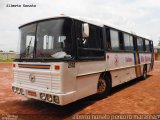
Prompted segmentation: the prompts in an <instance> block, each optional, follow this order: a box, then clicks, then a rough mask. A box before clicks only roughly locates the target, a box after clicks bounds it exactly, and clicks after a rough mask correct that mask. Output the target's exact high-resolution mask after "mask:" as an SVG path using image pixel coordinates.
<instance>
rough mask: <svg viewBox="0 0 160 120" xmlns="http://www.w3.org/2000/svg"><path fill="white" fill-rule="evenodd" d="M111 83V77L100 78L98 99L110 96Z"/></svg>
mask: <svg viewBox="0 0 160 120" xmlns="http://www.w3.org/2000/svg"><path fill="white" fill-rule="evenodd" d="M110 90H111V83H110V79H109V77H105V78H99V80H98V84H97V97H98V98H105V97H107V96H108V95H109V94H110Z"/></svg>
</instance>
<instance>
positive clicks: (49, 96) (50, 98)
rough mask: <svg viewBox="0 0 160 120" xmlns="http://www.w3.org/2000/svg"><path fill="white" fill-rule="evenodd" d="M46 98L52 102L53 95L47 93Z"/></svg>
mask: <svg viewBox="0 0 160 120" xmlns="http://www.w3.org/2000/svg"><path fill="white" fill-rule="evenodd" d="M46 99H47V101H49V102H52V95H48V94H47V95H46Z"/></svg>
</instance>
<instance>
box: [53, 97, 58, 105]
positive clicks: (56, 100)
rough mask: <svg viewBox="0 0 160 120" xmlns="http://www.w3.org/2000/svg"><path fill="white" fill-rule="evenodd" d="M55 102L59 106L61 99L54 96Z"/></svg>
mask: <svg viewBox="0 0 160 120" xmlns="http://www.w3.org/2000/svg"><path fill="white" fill-rule="evenodd" d="M53 101H54V102H55V103H57V104H59V97H58V96H53Z"/></svg>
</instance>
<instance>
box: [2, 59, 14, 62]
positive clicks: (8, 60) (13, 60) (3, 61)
mask: <svg viewBox="0 0 160 120" xmlns="http://www.w3.org/2000/svg"><path fill="white" fill-rule="evenodd" d="M0 62H14V60H1V59H0Z"/></svg>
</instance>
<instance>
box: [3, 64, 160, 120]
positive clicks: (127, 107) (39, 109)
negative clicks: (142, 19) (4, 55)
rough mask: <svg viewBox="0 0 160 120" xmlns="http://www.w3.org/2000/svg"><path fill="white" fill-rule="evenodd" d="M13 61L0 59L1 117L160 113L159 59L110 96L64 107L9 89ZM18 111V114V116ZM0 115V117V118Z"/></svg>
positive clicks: (34, 117) (63, 117) (22, 119)
mask: <svg viewBox="0 0 160 120" xmlns="http://www.w3.org/2000/svg"><path fill="white" fill-rule="evenodd" d="M11 67H12V63H0V114H2V116H1V117H2V118H3V117H4V118H5V117H6V115H15V116H9V117H18V118H20V120H27V119H31V118H32V119H35V120H36V119H45V120H46V119H47V120H48V119H50V120H51V119H53V120H56V119H57V120H59V119H60V120H61V119H67V120H69V119H72V118H73V116H74V115H78V114H160V62H155V68H154V71H152V72H150V73H149V74H148V78H147V79H146V80H143V81H141V80H140V79H136V80H133V81H131V82H128V83H125V84H123V85H120V86H118V87H115V88H113V89H112V93H111V95H110V96H109V97H107V98H105V99H102V100H96V99H94V98H93V96H91V97H88V98H85V99H82V100H79V101H77V102H74V103H71V104H69V105H67V106H64V107H59V106H56V105H53V104H49V103H44V102H41V101H37V100H33V99H27V98H25V97H23V96H19V95H16V94H14V93H13V92H12V90H11V83H12V69H11ZM17 115H18V116H17ZM1 117H0V119H1Z"/></svg>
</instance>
